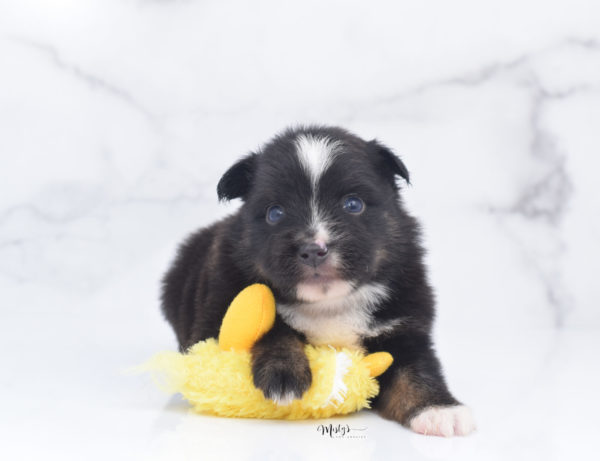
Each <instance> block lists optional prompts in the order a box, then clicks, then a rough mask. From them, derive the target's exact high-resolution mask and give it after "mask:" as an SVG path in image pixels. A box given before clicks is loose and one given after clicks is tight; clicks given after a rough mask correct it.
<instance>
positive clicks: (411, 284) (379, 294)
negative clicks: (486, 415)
mask: <svg viewBox="0 0 600 461" xmlns="http://www.w3.org/2000/svg"><path fill="white" fill-rule="evenodd" d="M398 178H401V179H403V180H405V181H406V182H408V181H409V173H408V170H407V168H406V167H405V165H404V163H403V162H402V161H401V160H400V159H399V158H398V157H397V156H396V155H394V154H393V153H392V152H391V151H390V150H389V149H388V148H386V147H385V146H383V145H382V144H380V143H379V142H377V141H375V140H373V141H368V142H367V141H364V140H362V139H361V138H359V137H357V136H355V135H353V134H350V133H348V132H347V131H345V130H343V129H340V128H335V127H314V126H313V127H303V128H296V129H290V130H287V131H285V132H284V133H282V134H281V135H279V136H276V137H275V138H273V139H272V140H271V141H270V142H268V143H267V144H266V145H265V146H264V147H263V148H262V149H261V150H260V151H259V152H255V153H250V154H248V155H246V156H245V157H244V158H242V159H241V160H240V161H239V162H237V163H236V164H235V165H233V166H232V167H231V168H230V169H229V170H228V171H227V172H226V173H225V174H224V175H223V177H222V178H221V180H220V182H219V184H218V187H217V193H218V196H219V198H220V199H221V200H231V199H235V198H241V199H242V201H243V205H242V206H241V207H240V209H239V210H238V212H237V213H235V214H234V215H232V216H229V217H228V218H226V219H224V220H222V221H219V222H217V223H215V224H213V225H212V226H210V227H208V228H205V229H201V230H199V231H198V232H196V233H194V234H192V235H191V236H190V237H189V238H188V239H187V240H186V241H185V242H184V243H183V244H182V245H181V247H180V249H179V252H178V255H177V257H176V259H175V261H174V263H173V265H172V267H171V268H170V270H169V271H168V272H167V274H166V275H165V278H164V284H163V295H162V300H163V312H164V313H165V316H166V318H167V319H168V320H169V322H170V323H171V325H172V326H173V328H174V330H175V333H176V335H177V339H178V341H179V346H180V349H182V350H186V349H188V348H189V347H191V346H192V345H193V344H194V343H196V342H197V341H200V340H204V339H207V338H211V337H216V336H217V334H218V330H219V325H220V324H221V320H222V318H223V315H224V314H225V310H226V308H227V306H228V305H229V303H230V302H231V301H232V299H233V297H234V296H235V295H236V293H238V292H239V291H240V290H242V289H243V288H244V287H245V286H248V285H250V284H252V283H257V282H258V283H264V284H266V285H268V286H269V287H271V288H272V290H273V292H274V294H275V299H276V301H277V305H278V307H277V312H278V315H277V317H276V320H275V326H274V328H273V329H272V330H271V331H269V333H267V334H266V335H265V336H264V337H263V338H262V339H261V340H260V341H259V342H258V343H257V344H256V345H255V346H254V348H253V349H252V374H253V379H254V384H255V386H256V387H257V388H258V389H260V390H261V391H262V392H263V394H264V396H265V397H267V398H270V399H272V400H278V399H282V398H288V397H290V396H293V397H295V398H299V397H300V396H301V395H302V394H303V393H304V392H305V391H306V390H307V389H308V388H309V386H310V383H311V380H312V376H311V370H310V367H309V365H308V360H307V358H306V355H305V353H304V346H305V344H306V343H307V342H309V341H311V342H315V343H319V344H325V343H328V342H331V343H335V344H336V345H337V346H352V347H361V348H363V349H365V350H366V351H368V352H372V351H377V350H385V351H389V352H390V353H391V354H392V355H393V356H394V363H393V365H392V367H391V368H390V369H389V370H388V371H387V372H386V373H384V374H383V375H382V376H381V377H380V385H381V392H380V394H379V396H378V397H377V398H376V399H375V400H374V402H373V406H374V407H375V408H376V409H377V410H378V411H379V412H380V414H382V415H383V416H384V417H386V418H390V419H393V420H396V421H398V422H400V423H402V424H404V425H406V426H407V427H412V428H413V430H419V429H422V428H423V427H424V425H425V423H422V420H424V419H425V420H427V418H426V415H427V414H432V413H431V409H436V408H445V409H447V408H453V407H454V406H457V405H459V402H458V401H457V400H456V399H455V398H454V397H453V396H452V394H451V393H450V392H449V391H448V389H447V387H446V384H445V380H444V377H443V375H442V372H441V367H440V364H439V361H438V360H437V358H436V356H435V353H434V350H433V345H432V341H431V327H432V321H433V317H434V297H433V294H432V290H431V288H430V286H429V283H428V281H427V275H426V270H425V267H424V264H423V249H422V247H421V244H420V240H419V226H418V224H417V222H416V220H415V219H414V218H413V217H412V216H410V215H409V214H408V213H407V212H406V211H405V209H404V207H403V205H402V200H401V196H400V188H399V186H398ZM349 198H359V199H360V200H361V201H362V203H363V205H364V206H363V207H362V209H360V210H358V211H356V212H348V210H347V208H346V207H345V203H346V201H347V200H348V199H349ZM272 206H279V207H281V208H282V210H283V212H284V215H283V218H282V219H281V220H280V221H278V222H275V223H274V222H269V220H268V219H266V215H267V212H268V211H269V209H270V207H272ZM307 245H312V248H313V250H312V251H313V252H314V251H319V255H320V256H319V257H317V256H315V255H314V254H313V256H310V257H309V256H307V255H308V254H309V253H310V252H309V253H307V252H306V248H307V247H306V246H307ZM315 249H316V250H315ZM321 250H322V251H321ZM426 411H427V412H429V413H424V412H426ZM438 413H439V414H448V412H447V411H444V412H441V413H440V412H438ZM438 413H436V414H438ZM419 414H422V417H421V419H415V418H417V417H418V416H419ZM423 415H425V416H423ZM465 415H466V412H464V411H456V412H452V418H453V419H452V421H453V423H452V427H453V429H452V430H449V429H448V427H449V424H450V423H447V424H445V425H444V430H443V431H438V432H440V435H454V434H457V435H458V434H464V433H466V432H470V430H472V428H473V425H472V421H466V419H467V416H465ZM455 419H456V423H454V420H455ZM413 421H416V422H415V423H414V424H412V422H413ZM417 422H418V423H419V424H417ZM454 427H456V430H455V429H454ZM465 428H468V429H469V430H468V431H467V430H465ZM433 432H435V431H433Z"/></svg>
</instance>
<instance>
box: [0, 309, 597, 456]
mask: <svg viewBox="0 0 600 461" xmlns="http://www.w3.org/2000/svg"><path fill="white" fill-rule="evenodd" d="M85 308H86V309H88V308H89V306H85ZM92 312H93V311H92ZM102 317H104V318H102ZM116 318H117V317H112V313H110V312H104V313H102V314H99V313H97V314H96V315H91V316H90V312H87V313H86V314H85V316H84V315H83V314H81V313H78V312H76V311H75V310H73V311H72V312H70V313H69V314H68V315H60V317H57V315H56V313H51V310H48V311H47V312H45V313H43V312H38V313H34V312H28V313H25V312H22V313H21V315H19V313H18V312H16V311H15V312H12V313H11V316H10V317H8V316H7V317H5V318H4V319H3V321H2V323H1V327H0V328H1V337H0V341H2V342H1V343H0V346H1V347H2V349H3V350H4V351H12V352H11V353H9V354H5V359H4V360H3V362H4V363H3V371H2V375H1V376H2V380H1V382H0V385H1V386H2V392H1V393H0V399H1V400H0V407H1V408H2V411H1V414H0V425H1V426H2V427H0V430H1V433H2V434H3V435H2V439H3V441H2V444H0V452H1V453H2V458H3V459H10V460H15V459H60V460H71V459H73V460H81V459H86V460H89V459H128V460H130V459H160V460H167V459H168V460H177V459H202V460H212V459H236V460H246V459H248V460H264V459H281V457H282V456H283V458H284V459H301V460H304V459H306V460H315V459H324V460H331V459H344V460H350V459H358V460H367V459H402V460H412V459H461V460H469V459H472V460H477V461H480V460H493V459H498V460H504V459H510V460H517V459H523V460H535V459H540V460H562V459H578V460H580V459H591V456H592V455H591V453H593V451H592V447H593V446H594V445H595V444H594V441H595V438H596V437H597V434H598V433H599V430H600V425H599V424H598V414H600V399H598V389H599V388H600V373H599V372H598V366H597V363H598V360H597V357H596V355H597V352H598V351H599V350H600V339H599V338H598V335H597V334H596V333H590V332H561V333H556V332H550V331H547V332H538V333H533V334H532V333H527V334H525V333H523V332H517V331H514V332H510V331H508V332H507V331H501V332H500V331H488V332H484V333H483V334H482V333H478V334H475V333H473V332H470V331H453V332H452V333H451V336H452V337H450V336H448V334H445V335H442V336H440V335H438V336H439V337H438V340H437V343H438V349H439V351H440V356H441V359H442V362H443V363H444V365H445V368H446V371H447V377H448V381H449V383H450V386H451V388H452V389H453V390H454V392H455V393H456V395H457V396H458V397H459V398H460V399H462V400H463V401H464V402H465V403H468V404H469V405H471V407H472V408H473V410H474V413H475V415H476V418H477V422H478V426H479V428H478V432H477V433H476V434H475V435H473V436H470V437H464V438H454V439H442V438H436V437H425V436H421V435H416V434H413V433H410V432H409V431H407V430H406V429H404V428H402V427H400V426H399V425H398V424H396V423H394V422H390V421H385V420H383V419H381V418H379V417H378V416H377V415H376V414H374V413H372V412H369V411H364V412H361V413H360V414H357V415H353V416H350V417H344V418H337V419H332V420H326V421H302V422H286V421H261V420H236V419H221V418H215V417H207V416H199V415H196V414H191V413H190V412H189V411H188V407H187V406H186V404H185V402H183V401H181V400H180V399H179V398H178V397H176V396H168V395H165V394H163V393H162V392H161V391H159V390H157V389H156V388H155V387H154V384H153V383H152V381H151V379H150V378H149V377H148V376H136V375H131V374H128V373H126V372H125V370H126V369H127V368H128V367H129V366H131V365H135V364H138V363H140V362H142V361H143V360H145V359H146V358H147V357H148V356H149V355H150V354H152V353H153V352H154V351H155V350H156V347H157V345H156V344H146V345H144V346H140V339H139V337H135V335H134V336H133V337H128V335H127V334H125V332H126V329H127V328H128V325H129V326H130V324H131V321H130V319H127V317H124V318H125V319H126V320H123V321H122V323H120V322H119V321H117V320H115V319H116ZM82 319H85V322H82ZM139 323H140V325H139V326H140V327H141V329H142V330H141V331H144V329H146V330H145V331H150V332H152V331H153V330H156V331H160V332H161V335H162V336H161V339H160V340H159V341H158V342H159V343H160V342H162V341H163V338H164V342H165V347H168V344H167V343H172V339H171V338H169V337H168V336H169V335H170V333H169V332H168V328H167V326H166V325H163V324H162V323H161V320H160V318H159V317H158V314H157V313H155V312H152V313H150V314H149V315H148V320H142V321H140V322H139ZM28 325H29V327H30V329H29V331H30V333H31V335H32V336H31V337H25V336H23V335H22V331H25V329H26V328H27V326H28ZM86 326H87V327H89V329H88V328H86ZM444 331H447V330H444ZM103 332H111V333H110V334H109V335H105V337H103V335H104V333H103ZM160 347H163V346H162V345H161V346H160ZM322 424H325V425H328V424H333V425H334V426H337V425H338V424H341V425H347V426H346V427H349V428H350V431H349V432H347V434H346V436H345V437H343V438H331V437H329V436H327V435H322V434H321V431H320V427H319V426H320V425H322Z"/></svg>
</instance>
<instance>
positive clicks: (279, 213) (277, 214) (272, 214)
mask: <svg viewBox="0 0 600 461" xmlns="http://www.w3.org/2000/svg"><path fill="white" fill-rule="evenodd" d="M283 214H284V213H283V208H282V207H280V206H279V205H273V206H271V207H269V209H268V210H267V222H268V223H270V224H276V223H278V222H279V221H281V218H283Z"/></svg>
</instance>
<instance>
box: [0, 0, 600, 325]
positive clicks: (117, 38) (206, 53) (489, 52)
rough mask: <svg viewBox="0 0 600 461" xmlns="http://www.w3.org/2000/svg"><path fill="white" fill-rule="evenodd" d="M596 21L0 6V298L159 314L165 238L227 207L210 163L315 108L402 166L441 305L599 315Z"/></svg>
mask: <svg viewBox="0 0 600 461" xmlns="http://www.w3.org/2000/svg"><path fill="white" fill-rule="evenodd" d="M599 18H600V7H599V6H598V3H597V2H586V1H572V2H514V3H511V2H506V1H502V2H477V1H459V2H439V3H432V2H402V3H401V2H368V3H367V2H345V1H337V2H320V1H315V2H312V1H303V2H298V3H295V4H293V5H290V4H286V2H277V1H256V2H218V1H166V0H164V1H133V0H131V1H120V2H119V1H106V0H101V1H100V0H98V1H88V2H80V1H74V0H73V1H68V0H62V1H59V0H55V1H50V0H49V1H42V2H23V1H13V2H10V1H9V2H3V3H2V5H1V6H0V26H1V30H2V37H1V40H0V66H1V67H0V83H1V85H0V127H1V132H2V134H1V136H0V159H1V169H0V171H1V175H2V181H1V183H0V290H1V291H2V292H3V293H4V294H5V296H4V299H5V300H9V301H5V305H4V307H3V310H4V311H5V312H6V311H22V310H24V309H35V310H57V311H62V310H63V309H65V310H70V308H68V307H67V306H76V305H78V304H80V303H81V302H82V301H86V302H87V301H89V300H90V299H91V298H98V297H102V295H103V294H106V296H108V297H110V293H111V292H113V290H114V289H115V287H116V286H121V284H123V290H124V291H131V292H138V293H139V292H143V295H141V296H142V297H140V298H138V297H136V296H133V295H131V300H132V305H131V306H129V307H128V309H129V310H130V311H131V312H132V313H133V312H134V311H135V314H134V315H133V317H135V316H137V315H138V314H139V313H140V312H145V313H147V314H148V315H154V314H153V313H155V311H156V310H157V303H156V295H157V290H158V287H157V280H158V278H159V276H160V274H161V272H162V271H163V270H164V269H165V267H166V265H167V263H168V261H169V259H170V258H171V257H172V254H173V251H174V248H175V245H176V244H177V242H178V241H179V240H180V239H181V238H182V237H183V236H185V235H186V234H187V233H188V232H190V231H192V230H193V229H195V228H197V227H199V226H202V225H205V224H207V223H209V222H211V221H213V220H215V219H217V218H219V217H221V216H223V215H225V214H227V213H229V212H231V211H232V210H233V209H235V207H236V206H238V205H237V204H235V203H234V204H231V205H229V206H223V205H219V204H218V203H217V200H216V193H215V186H216V183H217V181H218V179H219V177H220V175H221V174H222V173H223V172H224V171H225V169H226V168H227V167H228V166H229V165H230V164H231V163H232V162H234V161H235V159H236V158H238V157H239V156H241V155H243V154H244V153H246V152H248V151H249V150H251V149H254V148H256V147H257V146H260V144H261V143H262V142H264V141H265V140H267V139H268V138H269V137H270V136H271V135H273V134H274V133H275V132H277V131H278V130H280V129H282V128H284V127H286V126H289V125H290V124H296V123H325V124H339V125H342V126H344V127H347V128H349V129H350V130H353V131H355V132H356V133H358V134H359V135H361V136H363V137H365V138H372V137H377V138H378V139H380V140H382V141H383V142H384V143H386V144H388V145H390V146H391V147H393V149H394V150H395V151H396V152H397V153H398V154H400V155H401V156H402V158H403V159H404V161H405V163H406V164H407V165H408V167H409V169H410V171H411V174H412V178H413V185H412V187H409V188H407V189H406V190H405V191H404V196H405V198H406V201H407V203H408V205H409V207H410V209H411V211H412V212H413V214H415V215H416V216H418V217H419V218H420V219H421V221H422V223H423V227H424V234H425V242H426V246H427V248H428V249H429V256H428V258H429V264H430V266H431V277H432V281H433V284H434V286H435V287H436V291H437V294H438V298H439V305H440V322H441V323H442V324H444V323H445V322H453V321H455V320H459V321H460V324H461V325H462V326H464V327H467V328H469V327H478V326H480V325H483V324H485V325H495V326H499V327H511V328H520V327H527V328H529V327H533V328H537V327H543V328H545V327H552V328H562V327H586V328H587V327H594V328H595V327H598V326H599V325H600V310H599V309H598V301H599V299H600V284H599V283H597V281H596V280H595V276H596V275H597V274H599V273H600V251H599V249H600V239H599V238H598V237H599V233H600V191H599V188H598V186H597V179H596V178H597V176H598V173H597V169H598V168H599V167H600V160H599V159H598V157H599V155H600V28H599V26H600V20H599ZM126 281H128V282H126ZM138 296H139V295H138ZM138 299H139V302H136V300H138ZM72 309H74V310H77V308H75V307H72ZM80 314H81V315H84V314H83V313H81V312H80Z"/></svg>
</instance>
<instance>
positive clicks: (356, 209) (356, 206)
mask: <svg viewBox="0 0 600 461" xmlns="http://www.w3.org/2000/svg"><path fill="white" fill-rule="evenodd" d="M364 208H365V204H364V203H363V201H362V200H361V199H359V198H358V197H347V198H346V200H344V211H346V212H348V213H354V214H357V213H360V212H361V211H362V210H363V209H364Z"/></svg>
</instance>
